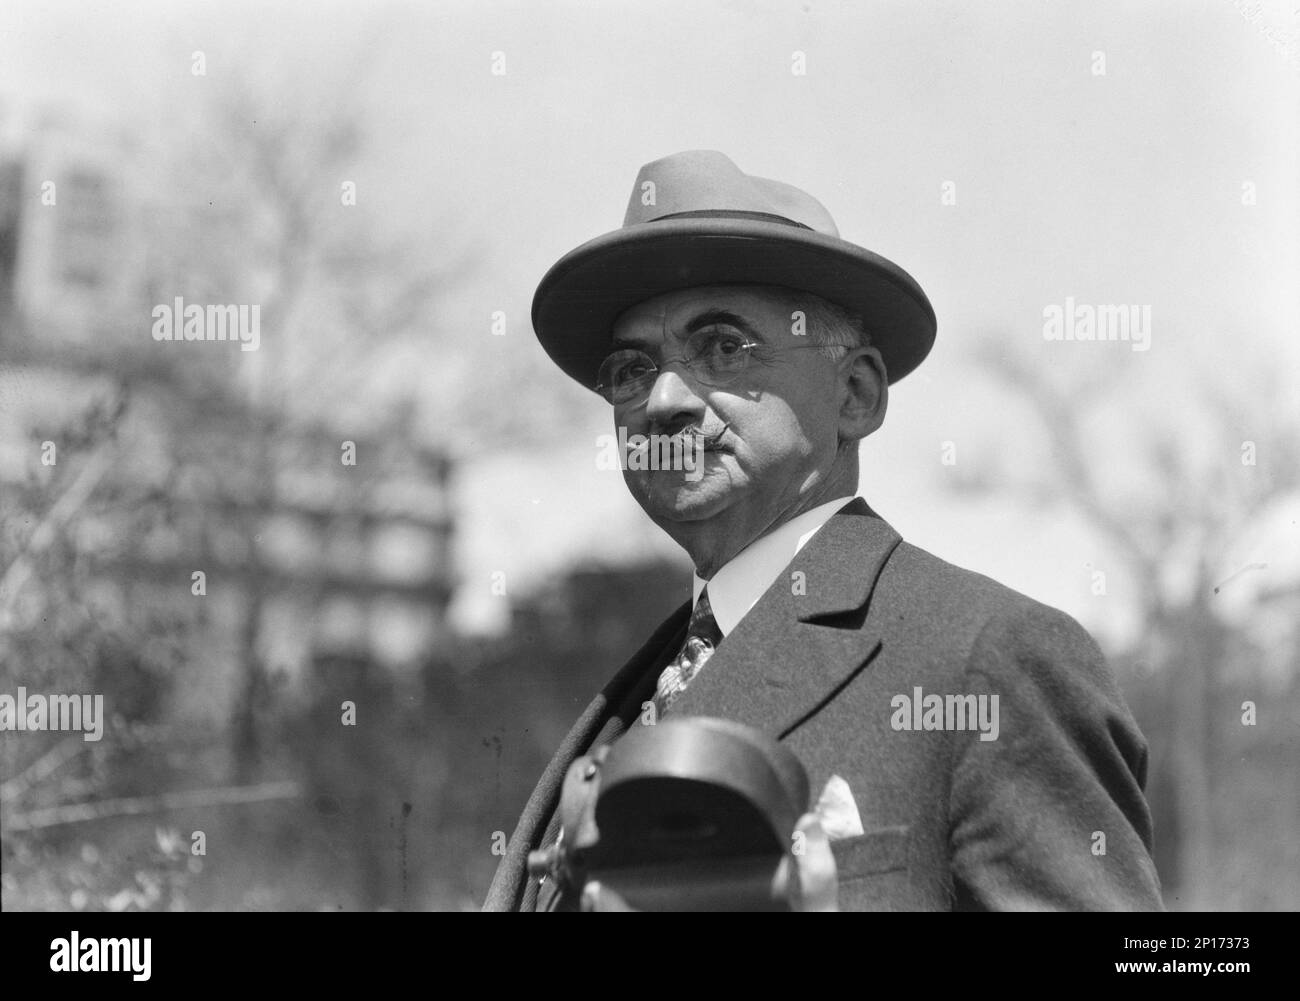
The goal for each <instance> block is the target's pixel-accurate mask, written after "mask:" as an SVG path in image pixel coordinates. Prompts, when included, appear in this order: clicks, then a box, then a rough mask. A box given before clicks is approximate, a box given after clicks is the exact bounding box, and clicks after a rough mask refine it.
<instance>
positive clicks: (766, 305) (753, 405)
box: [613, 286, 856, 534]
mask: <svg viewBox="0 0 1300 1001" xmlns="http://www.w3.org/2000/svg"><path fill="white" fill-rule="evenodd" d="M791 296H794V297H795V298H793V299H792V298H790V297H791ZM797 296H798V293H789V292H787V291H786V290H783V289H764V288H761V287H758V286H708V287H703V288H693V289H683V290H680V291H675V292H668V293H665V294H663V295H660V296H657V297H655V298H653V299H650V300H647V301H646V302H643V303H640V304H638V305H636V306H634V307H632V308H631V309H629V310H627V311H626V312H625V313H623V314H622V315H621V316H620V317H619V318H618V321H617V322H616V323H615V325H614V331H613V347H614V349H619V348H626V347H634V348H641V349H642V350H644V351H645V352H646V353H647V354H649V355H650V356H651V357H652V358H653V359H654V360H655V361H656V362H658V363H659V369H660V370H659V374H658V377H657V379H656V380H655V382H654V384H653V387H652V388H651V389H650V392H649V396H648V398H645V399H643V400H636V401H631V402H628V403H623V404H616V405H615V407H614V422H615V426H616V428H617V427H620V426H621V427H625V428H626V429H627V434H628V436H629V437H631V436H632V435H637V434H640V435H651V434H675V433H677V432H679V431H681V430H682V429H683V428H693V429H697V430H699V431H701V432H703V434H704V435H705V436H706V439H707V441H708V445H707V447H706V451H705V452H704V468H703V475H700V474H699V473H698V472H694V471H693V472H690V473H688V472H687V471H685V470H680V469H679V470H632V469H629V470H627V471H625V473H624V478H625V480H626V482H627V485H628V489H629V490H631V492H632V494H633V496H635V497H636V499H637V502H638V503H639V504H640V505H641V506H642V507H643V508H644V509H645V511H646V513H647V514H648V515H649V516H650V517H651V518H652V519H653V520H654V521H655V522H656V523H657V524H659V525H661V526H662V527H664V528H665V530H667V531H669V533H670V534H676V533H674V532H673V528H674V527H680V528H683V529H685V528H686V527H687V526H684V525H681V524H680V523H684V522H695V521H699V520H702V519H708V518H712V517H714V516H716V515H718V514H720V513H722V512H724V511H727V510H728V509H729V508H734V507H736V506H737V505H744V506H747V507H749V508H750V509H751V511H750V512H749V513H748V515H747V517H746V518H745V519H744V520H746V521H753V522H754V523H755V525H756V527H757V528H760V529H762V528H765V527H767V526H770V524H772V522H773V521H774V520H776V519H779V518H780V517H781V516H782V515H783V514H785V513H787V512H789V511H790V510H791V509H792V508H795V507H796V506H801V501H802V500H803V499H805V498H808V497H810V496H815V495H816V494H817V492H818V489H819V487H821V486H823V485H824V483H825V479H826V477H827V476H828V474H829V473H830V471H831V468H832V465H833V464H834V462H835V459H836V452H837V446H838V445H839V443H840V433H839V432H840V428H841V409H842V406H843V401H844V391H843V389H842V386H841V383H842V380H841V377H840V375H839V371H838V369H839V367H838V366H837V364H836V362H834V361H832V360H831V359H829V358H827V357H826V356H825V355H823V354H822V353H821V352H820V351H817V350H814V349H813V342H812V338H811V336H810V335H808V334H806V333H804V334H800V333H796V332H795V331H794V329H792V328H793V326H794V324H793V321H792V318H791V313H792V311H793V310H794V309H797V308H798V300H797ZM710 328H711V329H715V330H717V331H718V332H719V333H720V334H726V333H728V332H734V333H735V334H736V335H737V336H738V337H739V338H742V339H743V340H745V341H751V342H756V343H757V344H758V347H756V348H754V349H753V351H752V352H751V354H750V358H749V362H748V366H747V367H746V368H745V369H744V371H743V372H742V373H741V374H740V376H739V377H738V378H736V379H735V381H733V382H730V383H727V384H725V385H722V386H710V385H706V384H704V383H703V382H702V381H701V380H700V379H698V378H696V377H695V375H694V374H693V373H692V372H691V371H690V370H689V369H688V368H687V367H686V366H685V365H683V364H681V363H680V362H677V363H674V362H675V361H676V360H677V359H680V358H681V357H682V355H683V352H684V348H683V344H684V342H685V340H686V338H687V337H688V336H689V335H690V333H691V332H692V331H695V330H700V329H710ZM791 349H801V350H791ZM854 488H856V483H854V484H853V486H852V487H850V488H849V489H850V492H852V489H854ZM822 499H829V498H822ZM819 502H820V501H819Z"/></svg>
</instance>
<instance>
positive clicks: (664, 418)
mask: <svg viewBox="0 0 1300 1001" xmlns="http://www.w3.org/2000/svg"><path fill="white" fill-rule="evenodd" d="M645 409H646V418H647V419H648V420H649V422H650V425H651V426H652V427H661V428H664V429H665V430H666V431H667V432H668V433H669V434H671V433H673V432H674V431H676V430H677V429H678V428H681V427H685V426H687V425H689V424H699V423H701V422H702V421H703V419H704V411H705V402H704V397H703V395H702V394H701V393H700V392H699V390H698V388H697V387H696V385H695V383H694V382H693V381H692V380H691V379H690V378H689V377H688V376H685V375H683V374H682V373H681V372H680V371H678V370H677V368H676V367H675V366H674V367H672V368H667V367H665V368H663V369H661V370H660V372H659V375H658V377H657V378H656V379H655V381H654V385H653V386H651V387H650V396H649V397H648V398H647V400H646V407H645Z"/></svg>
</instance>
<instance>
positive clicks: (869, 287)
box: [532, 150, 935, 388]
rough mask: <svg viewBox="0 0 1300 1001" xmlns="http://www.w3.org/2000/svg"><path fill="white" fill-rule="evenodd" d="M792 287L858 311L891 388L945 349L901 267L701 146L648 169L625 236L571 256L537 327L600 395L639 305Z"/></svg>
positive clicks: (786, 192)
mask: <svg viewBox="0 0 1300 1001" xmlns="http://www.w3.org/2000/svg"><path fill="white" fill-rule="evenodd" d="M722 284H728V285H731V284H759V285H781V286H786V287H788V288H792V289H796V290H798V291H804V292H811V293H813V294H814V295H818V296H820V297H821V298H823V299H826V300H828V301H830V302H833V303H836V304H838V305H839V306H841V307H843V308H844V309H846V310H848V311H849V312H851V313H856V314H857V315H858V316H860V317H861V318H862V319H863V320H864V321H865V323H866V328H867V332H868V333H869V334H870V335H871V339H872V344H874V345H875V346H876V347H877V348H878V349H879V350H880V353H881V356H882V357H883V358H884V361H885V370H886V373H887V374H888V377H889V381H890V382H891V383H894V382H897V381H898V380H899V379H901V378H902V377H903V376H905V375H907V374H908V373H909V372H911V371H912V370H913V369H914V368H916V366H917V365H919V364H920V363H921V360H922V359H923V358H925V356H926V354H928V353H929V351H930V347H931V345H932V344H933V343H934V334H935V319H934V310H933V308H932V307H931V306H930V301H929V300H928V299H927V298H926V297H925V293H924V292H922V291H921V287H920V286H919V285H918V284H917V283H916V281H915V280H913V278H912V276H911V275H909V274H908V273H907V272H906V271H904V270H903V269H902V268H900V267H899V266H898V265H897V264H894V263H893V262H892V261H888V260H886V259H885V258H883V257H881V256H880V255H878V254H873V253H872V252H871V251H869V250H865V249H863V248H862V247H859V246H857V245H856V244H853V243H849V242H848V241H847V240H843V239H841V238H840V235H839V230H838V229H836V227H835V223H834V221H833V220H832V219H831V217H830V214H829V213H828V212H827V211H826V209H825V208H824V207H823V206H822V204H821V203H820V202H818V201H817V199H815V198H813V197H812V196H811V195H809V194H807V193H806V192H804V191H801V190H799V189H798V188H796V187H793V186H792V185H789V184H783V183H782V182H780V181H770V180H767V179H766V178H762V177H753V176H751V175H749V174H745V173H742V172H741V170H740V168H739V167H737V166H736V165H735V164H734V163H732V162H731V160H730V159H729V158H727V157H726V156H724V155H723V154H722V153H718V152H715V151H713V150H692V151H689V152H685V153H675V154H673V155H672V156H668V157H664V158H663V159H662V160H655V161H654V162H653V163H648V164H646V165H645V166H644V167H642V168H641V171H640V173H638V174H637V178H636V183H635V184H634V185H633V188H632V196H631V198H630V199H629V200H628V206H627V214H626V216H625V217H624V219H623V226H622V228H621V229H617V230H614V231H613V232H612V233H606V234H605V235H604V236H598V237H596V238H595V239H594V240H590V241H588V242H587V243H584V244H583V245H582V246H580V247H578V248H577V249H576V250H572V251H570V252H569V253H568V254H565V255H564V257H562V258H560V260H559V261H557V262H556V263H555V264H554V265H553V266H552V267H551V269H550V270H549V271H548V272H547V273H546V275H545V277H543V278H542V281H541V284H540V285H539V286H538V287H537V293H536V295H535V296H534V297H533V311H532V312H533V329H534V330H535V331H536V333H537V338H538V340H539V341H541V343H542V347H543V348H545V350H546V353H547V354H548V355H550V357H551V360H552V361H554V362H555V363H556V364H557V365H559V366H560V368H561V369H563V370H564V371H565V372H566V373H568V374H569V375H570V376H572V377H573V378H574V379H576V380H577V381H578V382H580V383H582V384H583V385H584V386H587V387H588V388H591V387H593V386H594V385H595V382H596V373H597V370H598V369H599V367H600V363H601V362H602V361H603V360H604V358H605V356H606V355H607V354H608V353H609V350H610V342H611V336H612V334H611V331H612V328H613V325H614V321H615V319H617V317H618V315H619V314H620V313H622V312H623V311H624V310H625V309H627V308H628V307H629V306H633V305H635V304H636V303H638V302H643V301H645V300H646V299H649V298H652V297H654V296H656V295H659V294H661V293H663V292H669V291H672V290H674V289H682V288H691V287H694V286H699V285H722Z"/></svg>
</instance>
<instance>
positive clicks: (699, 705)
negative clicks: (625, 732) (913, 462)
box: [671, 498, 902, 739]
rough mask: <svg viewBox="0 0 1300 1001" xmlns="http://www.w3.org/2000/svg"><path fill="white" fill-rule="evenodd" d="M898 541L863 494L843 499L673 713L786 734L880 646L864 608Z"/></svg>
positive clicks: (851, 675)
mask: <svg viewBox="0 0 1300 1001" xmlns="http://www.w3.org/2000/svg"><path fill="white" fill-rule="evenodd" d="M901 541H902V539H901V537H900V536H899V534H898V533H897V532H896V531H894V529H893V528H892V527H890V525H889V524H888V522H886V521H884V519H882V518H881V517H880V516H879V515H877V514H876V513H875V512H874V511H872V510H871V508H870V507H868V506H867V503H866V501H864V500H862V499H861V498H855V499H854V500H853V501H851V502H850V503H849V504H847V505H846V506H845V507H843V508H841V509H840V510H839V511H838V512H836V514H834V515H833V516H832V517H831V518H830V519H829V520H828V521H827V522H826V524H825V525H823V526H822V528H821V529H820V530H819V531H818V532H817V534H816V535H814V536H813V537H812V539H810V540H809V541H808V544H807V545H806V546H804V548H803V549H801V550H800V551H799V553H798V554H797V555H796V556H795V558H794V560H793V561H792V562H791V564H790V565H789V566H788V567H787V568H786V570H785V572H784V573H782V574H781V575H780V576H779V577H778V578H777V579H776V580H775V581H773V582H772V585H771V587H769V588H768V589H767V591H766V592H765V593H764V594H763V596H762V597H761V598H760V599H759V600H758V603H757V604H755V605H754V607H753V608H751V609H750V610H749V613H748V614H747V615H746V616H745V617H744V618H743V619H741V621H740V623H739V624H738V625H737V626H736V628H735V629H733V630H732V631H731V632H730V633H728V634H727V637H726V639H724V640H723V641H722V643H721V644H720V645H719V647H718V649H717V652H716V653H714V655H713V656H712V657H711V658H710V659H709V662H708V663H707V664H706V665H705V667H704V669H703V670H701V671H700V673H699V674H698V675H697V676H696V678H695V679H694V680H693V681H692V682H691V685H690V687H689V688H687V689H686V691H684V692H683V693H682V694H681V695H680V696H678V698H677V700H676V701H675V702H674V703H673V706H672V710H671V714H672V715H674V716H718V717H722V718H725V719H730V720H735V721H736V722H739V723H746V724H748V725H750V726H753V727H755V728H757V729H759V730H761V731H762V732H764V733H766V734H768V735H769V736H772V737H775V738H777V739H780V738H782V737H784V736H786V734H788V733H789V732H790V731H791V730H793V729H794V728H795V727H796V726H798V725H799V724H800V723H802V722H803V721H804V720H806V719H808V717H810V716H811V715H812V714H814V713H815V712H817V710H818V709H820V708H821V707H822V706H823V705H824V704H825V703H826V702H827V701H828V700H830V699H831V698H832V697H833V696H834V695H835V694H836V693H837V692H838V691H839V690H840V689H841V688H842V687H843V686H844V685H845V684H847V683H848V682H849V680H850V679H852V677H853V676H854V675H855V674H857V673H858V671H860V670H862V669H863V668H864V667H865V666H866V665H867V664H868V663H869V662H870V660H871V659H872V658H873V657H874V656H875V654H876V652H877V651H878V650H879V649H880V629H879V628H871V627H867V626H866V613H867V607H868V604H869V602H870V599H871V592H872V589H873V588H874V587H875V584H876V579H877V577H879V575H880V571H881V569H882V568H883V567H884V565H885V562H886V561H887V560H888V559H889V555H890V554H891V553H892V552H893V551H894V548H895V547H896V546H897V545H898V544H899V542H901Z"/></svg>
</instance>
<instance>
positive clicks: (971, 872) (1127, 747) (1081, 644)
mask: <svg viewBox="0 0 1300 1001" xmlns="http://www.w3.org/2000/svg"><path fill="white" fill-rule="evenodd" d="M965 684H966V685H967V686H968V687H967V689H966V690H967V691H968V692H972V693H976V694H980V693H983V694H987V695H989V696H990V697H991V696H994V695H996V696H997V697H998V702H997V704H998V713H997V719H998V729H997V737H996V739H993V740H987V739H980V737H981V734H980V733H979V732H963V733H959V734H955V735H954V736H955V737H956V740H955V742H954V744H953V751H952V753H953V761H952V768H951V772H950V774H951V777H952V786H951V791H950V804H949V818H950V826H949V839H950V850H951V857H952V866H953V877H954V889H955V892H956V902H955V905H956V907H957V908H958V909H982V910H1059V911H1083V910H1087V911H1093V910H1161V909H1163V903H1162V901H1161V897H1160V883H1159V878H1158V876H1157V874H1156V870H1155V865H1154V863H1153V862H1152V861H1151V854H1150V851H1151V815H1150V812H1149V810H1148V808H1147V803H1146V799H1145V797H1144V796H1143V791H1142V789H1143V785H1144V783H1145V781H1146V768H1147V746H1146V741H1145V740H1144V738H1143V737H1142V734H1141V732H1140V731H1139V730H1138V728H1137V724H1136V723H1135V722H1134V720H1133V717H1132V715H1131V714H1130V713H1129V711H1128V707H1127V706H1126V704H1125V703H1124V699H1123V696H1122V695H1121V694H1120V692H1119V688H1118V686H1117V685H1116V683H1115V679H1114V677H1113V676H1112V674H1111V672H1110V670H1109V668H1108V667H1107V666H1106V663H1105V659H1104V657H1103V656H1102V653H1101V651H1100V650H1099V649H1098V647H1097V644H1096V643H1095V642H1094V641H1093V639H1092V637H1091V636H1089V635H1088V633H1087V632H1086V631H1085V630H1084V629H1083V627H1081V626H1080V625H1079V624H1078V623H1077V622H1075V621H1074V619H1072V618H1070V617H1069V616H1068V615H1066V614H1064V613H1063V612H1059V611H1057V610H1055V609H1051V608H1048V607H1047V606H1044V605H1039V604H1037V603H1034V604H1031V605H1028V606H1022V607H1021V608H1019V609H1017V610H1016V611H1014V612H1010V613H1007V614H1003V615H999V616H995V617H994V618H992V619H991V620H990V621H989V622H988V623H987V624H986V625H985V626H984V628H983V629H982V630H981V632H980V634H979V636H978V638H977V639H976V641H975V643H974V644H973V646H972V648H971V652H970V655H969V658H968V662H967V665H966V672H965ZM989 704H990V705H991V704H992V699H991V698H990V700H989ZM990 732H992V731H990Z"/></svg>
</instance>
